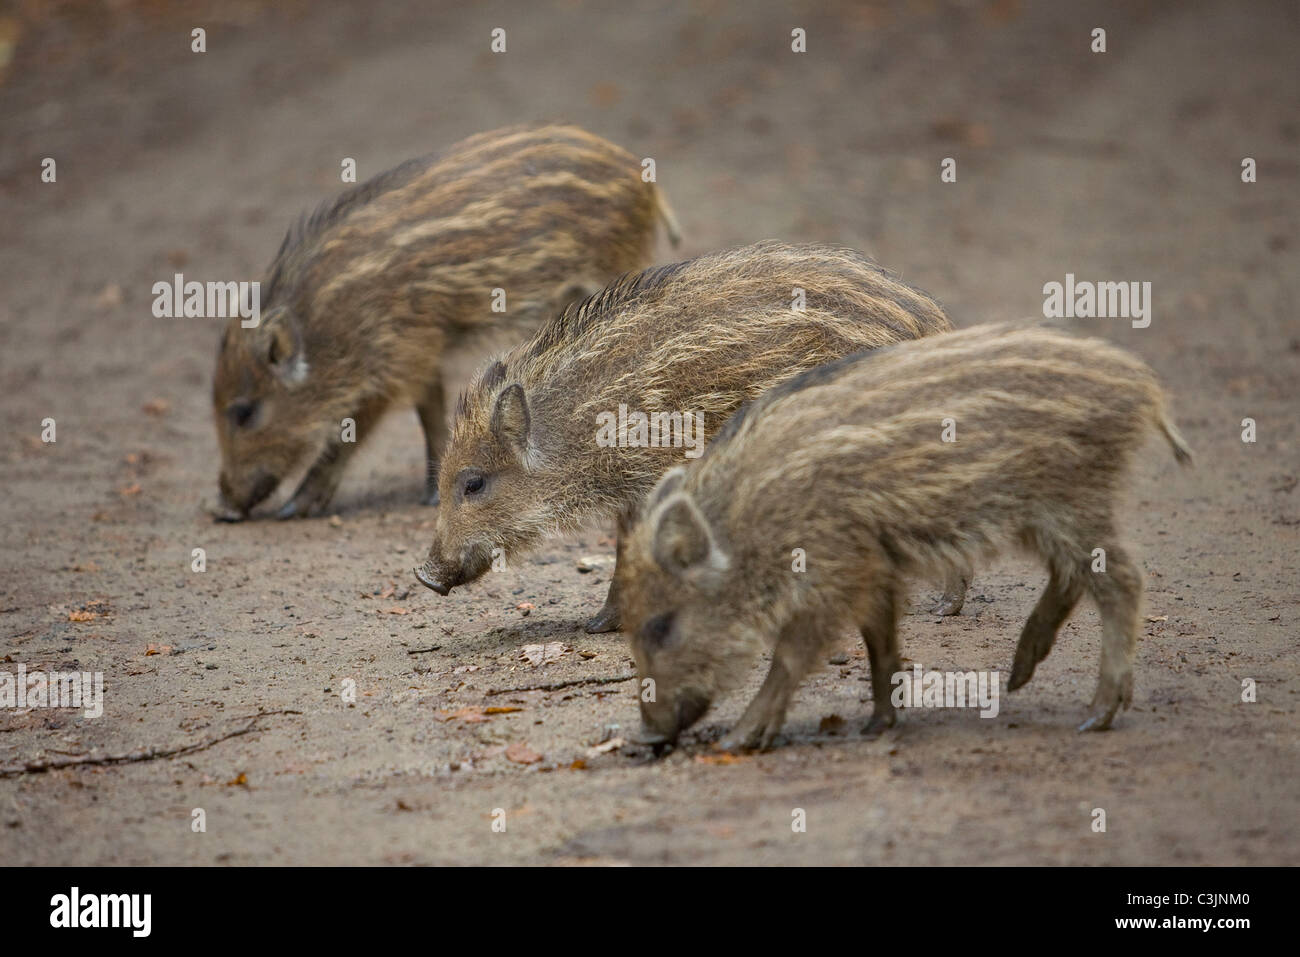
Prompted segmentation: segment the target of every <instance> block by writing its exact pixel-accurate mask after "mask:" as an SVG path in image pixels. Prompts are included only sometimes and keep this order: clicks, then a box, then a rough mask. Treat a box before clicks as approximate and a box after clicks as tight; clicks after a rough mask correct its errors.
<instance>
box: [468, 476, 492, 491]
mask: <svg viewBox="0 0 1300 957" xmlns="http://www.w3.org/2000/svg"><path fill="white" fill-rule="evenodd" d="M486 484H487V483H486V482H485V481H484V479H483V476H482V475H470V476H468V477H467V478H466V479H465V494H466V495H477V494H478V493H479V492H481V491H483V487H484V486H485V485H486Z"/></svg>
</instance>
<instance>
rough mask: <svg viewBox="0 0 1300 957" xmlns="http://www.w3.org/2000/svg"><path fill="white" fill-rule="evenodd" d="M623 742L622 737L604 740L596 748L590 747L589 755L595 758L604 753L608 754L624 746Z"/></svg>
mask: <svg viewBox="0 0 1300 957" xmlns="http://www.w3.org/2000/svg"><path fill="white" fill-rule="evenodd" d="M623 744H624V741H623V739H622V738H610V739H609V740H608V741H604V742H602V743H600V744H598V745H596V746H595V747H594V748H588V749H587V757H589V758H594V757H598V756H600V755H602V754H607V753H608V752H610V751H615V750H617V749H619V748H621V747H623Z"/></svg>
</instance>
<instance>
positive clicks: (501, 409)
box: [491, 382, 531, 458]
mask: <svg viewBox="0 0 1300 957" xmlns="http://www.w3.org/2000/svg"><path fill="white" fill-rule="evenodd" d="M530 425H531V417H530V416H529V414H528V399H527V398H525V397H524V387H523V386H521V385H520V384H519V383H518V382H516V383H515V384H514V385H511V386H508V387H507V388H506V389H505V391H503V392H502V393H501V394H500V395H499V396H497V403H496V406H495V407H494V408H493V409H492V426H491V427H492V434H493V435H494V436H495V437H496V439H497V441H498V442H500V443H501V444H502V445H504V446H505V447H506V448H508V449H510V450H512V451H513V452H514V453H515V454H516V455H518V456H520V457H521V458H522V457H523V456H524V455H525V454H526V453H527V451H528V432H529V428H530Z"/></svg>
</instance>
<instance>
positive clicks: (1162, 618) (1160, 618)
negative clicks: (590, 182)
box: [1147, 615, 1169, 621]
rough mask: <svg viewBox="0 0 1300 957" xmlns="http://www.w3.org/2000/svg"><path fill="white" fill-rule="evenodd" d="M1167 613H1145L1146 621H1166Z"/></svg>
mask: <svg viewBox="0 0 1300 957" xmlns="http://www.w3.org/2000/svg"><path fill="white" fill-rule="evenodd" d="M1168 620H1169V616H1168V615H1147V621H1168Z"/></svg>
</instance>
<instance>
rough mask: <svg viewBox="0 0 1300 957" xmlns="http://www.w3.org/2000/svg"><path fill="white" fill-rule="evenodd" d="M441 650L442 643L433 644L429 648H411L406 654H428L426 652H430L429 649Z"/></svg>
mask: <svg viewBox="0 0 1300 957" xmlns="http://www.w3.org/2000/svg"><path fill="white" fill-rule="evenodd" d="M441 650H442V645H433V646H432V647H430V648H415V649H413V650H412V651H408V652H407V654H408V655H425V654H428V653H429V652H431V651H441Z"/></svg>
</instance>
